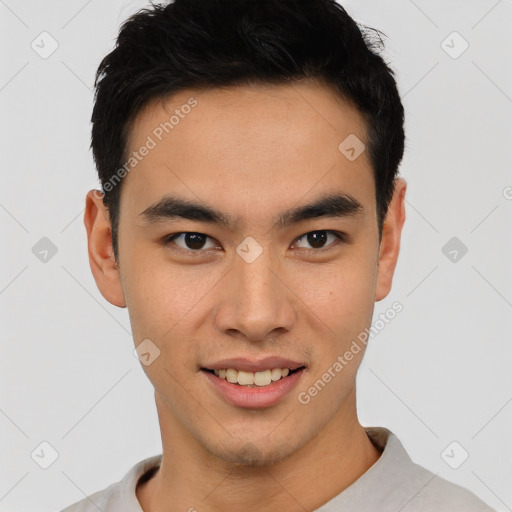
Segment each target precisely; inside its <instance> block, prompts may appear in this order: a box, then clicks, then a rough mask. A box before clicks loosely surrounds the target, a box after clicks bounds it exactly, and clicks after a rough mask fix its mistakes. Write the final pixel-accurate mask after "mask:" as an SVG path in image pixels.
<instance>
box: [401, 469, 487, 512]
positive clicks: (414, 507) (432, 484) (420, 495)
mask: <svg viewBox="0 0 512 512" xmlns="http://www.w3.org/2000/svg"><path fill="white" fill-rule="evenodd" d="M413 466H414V469H413V471H414V479H413V480H414V481H415V483H416V486H417V488H418V491H417V493H416V494H414V495H413V496H412V499H411V501H410V502H409V503H408V504H407V505H406V506H405V507H404V509H403V511H402V512H412V511H415V512H434V511H435V512H453V511H455V510H464V512H495V511H494V509H492V508H491V507H489V506H488V505H487V504H486V503H484V502H483V501H482V500H481V499H480V498H478V496H476V495H475V494H473V493H472V492H471V491H470V490H468V489H466V488H464V487H462V486H460V485H458V484H455V483H453V482H450V481H448V480H445V479H444V478H441V477H440V476H439V475H437V474H434V473H432V472H431V471H429V470H427V469H426V468H424V467H422V466H419V465H418V464H413ZM421 484H422V485H421ZM420 485H421V487H420Z"/></svg>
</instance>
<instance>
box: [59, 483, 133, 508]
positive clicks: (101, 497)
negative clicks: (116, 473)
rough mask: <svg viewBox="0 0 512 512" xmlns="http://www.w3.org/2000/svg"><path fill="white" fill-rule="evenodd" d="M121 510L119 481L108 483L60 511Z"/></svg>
mask: <svg viewBox="0 0 512 512" xmlns="http://www.w3.org/2000/svg"><path fill="white" fill-rule="evenodd" d="M98 510H101V511H102V512H121V511H122V510H123V508H122V502H121V482H116V483H113V484H111V485H109V486H108V487H107V488H105V489H103V490H101V491H98V492H95V493H94V494H91V495H90V496H87V497H86V498H84V499H82V500H80V501H77V502H76V503H73V504H72V505H69V506H68V507H66V508H65V509H63V510H61V511H60V512H98Z"/></svg>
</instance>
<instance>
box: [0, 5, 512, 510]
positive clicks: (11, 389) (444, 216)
mask: <svg viewBox="0 0 512 512" xmlns="http://www.w3.org/2000/svg"><path fill="white" fill-rule="evenodd" d="M342 3H343V5H345V6H346V7H347V10H348V12H349V14H351V15H352V16H353V17H354V18H355V19H356V21H358V22H361V23H364V24H368V25H370V26H372V27H375V28H378V29H380V30H382V31H383V32H384V33H385V34H386V35H387V39H386V45H387V52H386V60H387V61H388V62H390V63H391V65H392V67H393V68H394V69H395V70H396V72H397V75H398V82H399V87H400V91H401V94H402V96H403V102H404V106H405V109H406V131H407V149H406V154H405V157H404V161H403V164H402V166H401V175H402V176H403V177H404V178H405V179H406V180H407V181H408V184H409V185H408V197H407V221H406V226H405V228H404V234H403V241H402V251H401V255H400V259H399V262H398V267H397V271H396V277H395V281H394V288H393V291H392V293H391V294H390V296H389V297H388V298H387V299H386V300H385V301H382V302H380V303H377V304H376V309H375V317H377V315H378V314H379V312H383V311H385V310H386V309H387V308H389V307H390V305H391V304H392V303H393V302H394V301H399V302H401V303H402V304H403V307H404V310H403V311H402V312H401V313H400V314H399V315H398V316H397V317H396V319H395V320H393V322H391V323H390V324H389V325H387V326H386V328H385V329H384V330H382V331H381V332H380V333H379V334H378V336H376V337H374V338H373V339H372V340H371V343H370V345H369V348H368V351H367V353H366V356H365V360H364V362H363V365H362V366H361V369H360V371H359V377H358V386H359V400H358V407H359V414H360V420H361V422H362V424H363V425H382V426H386V427H388V428H390V429H391V430H392V431H394V432H395V433H396V434H397V436H398V437H399V439H400V440H401V441H402V443H403V444H404V446H405V448H406V450H407V451H408V453H409V454H410V455H411V457H412V458H413V460H414V461H415V462H417V463H419V464H421V465H423V466H425V467H427V468H428V469H430V470H431V471H433V472H434V473H437V474H439V476H441V477H444V478H447V479H449V480H451V481H453V482H456V483H459V484H461V485H463V486H465V487H467V488H469V489H471V490H472V491H473V492H474V493H476V494H477V495H478V496H480V497H481V498H482V499H484V500H485V501H486V502H488V503H489V504H490V505H491V506H493V507H494V508H496V509H497V510H500V511H504V510H511V507H512V489H511V486H510V482H512V470H511V466H512V441H511V438H510V435H509V433H510V429H511V427H512V372H511V371H510V366H511V362H512V343H511V339H510V338H511V337H510V333H511V331H512V272H511V270H510V269H511V264H512V233H511V229H510V228H511V220H512V200H511V199H510V198H511V197H512V188H510V187H512V172H511V157H510V149H511V146H512V138H511V136H512V126H511V124H512V66H511V62H512V44H511V43H512V35H511V34H512V32H511V31H510V26H511V25H512V0H500V1H496V0H481V1H474V0H473V1H467V0H465V1H441V0H435V1H432V0H430V1H427V0H415V1H414V2H413V1H412V0H392V1H386V2H382V1H378V0H371V1H370V0H357V1H356V0H347V1H345V2H342ZM146 5H147V4H146V3H145V2H143V1H125V0H108V1H103V2H101V1H99V0H89V1H84V0H72V1H69V0H68V1H64V0H60V1H48V0H47V1H45V2H41V1H39V2H37V1H24V0H0V41H1V45H0V56H1V60H0V62H1V67H0V130H1V131H0V155H1V187H0V236H1V241H2V249H3V250H2V252H1V254H2V256H1V257H2V260H1V265H0V311H1V328H0V336H1V357H0V376H1V383H0V450H1V460H2V464H1V466H0V510H1V511H11V512H12V511H18V512H19V511H29V510H30V511H31V512H37V511H49V510H60V509H61V508H63V507H64V506H66V505H68V504H70V503H73V502H75V501H78V500H80V499H82V498H83V497H84V496H85V495H87V494H91V493H93V492H95V491H98V490H100V489H103V488H105V487H106V486H107V485H109V484H110V483H112V482H115V481H118V480H120V479H121V478H122V477H123V476H124V474H125V473H126V471H127V470H128V469H129V468H130V467H131V466H132V465H133V464H135V463H136V462H138V461H140V460H142V459H143V458H146V457H149V456H151V455H155V454H157V453H160V450H161V443H160V434H159V428H158V422H157V416H156V409H155V406H154V397H153V392H152V387H151V385H150V383H149V381H148V380H147V378H146V377H145V374H144V373H143V371H142V368H141V365H140V363H139V361H138V360H137V359H136V358H135V357H134V356H133V353H132V350H133V340H132V338H131V335H130V326H129V321H128V313H127V311H126V310H121V309H117V308H115V307H114V306H111V305H110V304H109V303H107V302H106V301H105V300H104V299H103V297H102V296H101V295H100V293H99V292H98V290H97V288H96V285H95V282H94V280H93V277H92V274H91V272H90V269H89V263H88V259H87V250H86V236H85V229H84V227H83V223H82V215H83V207H84V198H85V193H86V192H87V190H89V189H90V188H94V187H98V185H99V183H98V181H97V179H96V175H95V169H94V166H93V161H92V156H91V153H90V151H89V141H90V124H89V120H90V115H91V110H92V85H93V79H94V73H95V70H96V68H97V66H98V64H99V62H100V60H101V58H102V57H103V56H104V55H105V54H106V53H108V52H109V51H110V50H111V49H112V47H113V42H114V38H115V36H116V34H117V30H118V27H119V25H120V23H121V22H122V21H123V20H124V19H125V18H126V17H127V16H129V15H130V14H132V13H133V12H135V11H136V10H138V9H139V8H141V7H144V6H146ZM43 31H47V32H48V33H49V34H51V36H52V37H53V38H54V39H55V40H56V41H57V42H58V45H59V47H58V49H57V50H56V51H55V52H54V53H53V54H52V55H51V56H50V57H48V58H47V59H42V58H41V57H40V56H39V55H38V54H37V53H36V52H35V51H34V50H33V49H32V48H31V43H32V41H33V40H36V42H37V41H38V40H39V39H37V38H38V36H39V34H40V33H41V32H43ZM453 31H457V32H458V33H459V34H460V36H462V37H463V38H464V40H466V41H467V43H469V48H468V49H467V50H466V51H465V52H464V53H463V54H462V55H460V56H459V57H458V58H456V59H454V58H452V57H451V56H449V55H448V54H447V53H446V51H445V50H444V49H443V47H442V42H443V41H444V40H446V38H447V36H449V35H450V34H451V33H452V32H453ZM453 37H454V36H450V38H449V39H448V40H447V42H446V43H445V45H449V46H452V47H453V48H452V49H451V51H452V53H453V52H456V51H457V50H458V49H460V48H462V46H461V44H463V41H462V40H461V39H460V38H458V36H455V39H453ZM46 48H48V46H46ZM507 187H509V188H507ZM507 197H508V198H509V199H507ZM42 237H48V238H49V239H50V240H51V241H52V242H53V243H54V244H55V246H56V247H57V250H58V252H57V253H56V254H55V256H53V257H52V258H51V259H49V261H47V262H46V263H43V262H41V261H40V260H39V259H38V258H36V256H35V255H34V254H33V252H32V247H33V246H34V245H35V244H36V243H37V242H38V241H39V240H40V239H41V238H42ZM452 237H457V238H458V239H459V240H460V241H461V242H462V243H464V245H465V246H466V247H467V248H468V252H467V254H465V255H464V256H463V257H462V258H460V259H459V260H458V261H457V262H453V261H450V259H448V258H447V257H446V256H445V254H444V253H443V252H442V247H443V246H444V245H445V244H446V243H447V242H448V240H450V239H451V238H452ZM43 441H46V442H48V443H50V445H52V446H53V447H54V449H55V450H56V451H57V452H58V458H57V460H56V461H55V462H54V463H53V464H52V465H51V466H50V467H49V468H48V469H42V468H40V467H39V466H38V465H37V464H36V463H35V462H34V460H33V459H32V458H31V453H32V452H33V451H34V450H35V449H36V448H38V447H39V445H40V443H41V442H43ZM453 441H457V443H459V444H460V446H462V447H463V448H464V449H465V450H467V452H469V458H468V459H467V461H465V462H464V463H463V464H462V465H461V466H460V467H459V468H458V469H456V470H455V469H452V468H451V467H449V466H448V464H447V463H446V462H445V460H443V458H442V457H441V453H442V452H443V450H444V449H445V448H446V447H447V446H448V445H449V444H450V443H452V442H453ZM457 450H459V448H457ZM457 450H456V451H455V452H453V454H454V457H455V458H456V457H459V455H458V453H459V452H457ZM46 453H49V452H48V451H47V452H46Z"/></svg>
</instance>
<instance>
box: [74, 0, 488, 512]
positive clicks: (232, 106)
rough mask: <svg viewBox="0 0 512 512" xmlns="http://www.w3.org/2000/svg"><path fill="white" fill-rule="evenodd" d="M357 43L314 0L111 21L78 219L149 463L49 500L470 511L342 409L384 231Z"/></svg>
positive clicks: (117, 508) (379, 103)
mask: <svg viewBox="0 0 512 512" xmlns="http://www.w3.org/2000/svg"><path fill="white" fill-rule="evenodd" d="M376 47H377V45H376V44H375V39H373V42H372V39H371V37H370V32H365V33H362V32H361V30H360V29H359V28H358V26H357V25H356V23H355V22H354V21H353V20H352V19H351V18H350V17H349V16H348V15H347V13H346V12H345V11H344V9H343V8H342V7H340V6H339V5H338V4H336V3H335V2H334V0H307V1H305V0H258V1H255V0H176V1H175V2H174V3H172V4H170V5H168V6H152V7H151V8H149V9H146V10H142V11H140V12H139V13H138V14H136V15H134V16H133V17H132V18H130V19H129V20H128V21H127V22H126V23H125V24H124V25H123V27H122V29H121V32H120V35H119V38H118V41H117V46H116V48H115V49H114V51H113V52H112V53H110V54H109V55H108V56H107V57H106V58H105V59H104V60H103V62H102V63H101V65H100V68H99V70H98V74H97V81H96V88H97V89H96V98H95V106H94V111H93V115H92V122H93V132H92V149H93V153H94V158H95V162H96V165H97V168H98V173H99V177H100V180H101V183H102V188H103V191H102V192H101V193H98V191H96V190H91V191H90V192H89V193H88V194H87V198H86V211H85V216H84V221H85V226H86V228H87V235H88V247H89V258H90V264H91V269H92V272H93V274H94V278H95V280H96V283H97V285H98V287H99V289H100V291H101V293H102V295H103V296H104V297H105V299H106V300H108V301H109V302H110V303H112V304H114V305H116V306H119V307H127V308H128V312H129V315H130V321H131V326H132V331H133V337H134V343H135V346H136V347H137V352H138V354H139V357H140V360H141V362H142V363H143V368H144V371H145V373H146V374H147V376H148V378H149V380H150V381H151V383H152V384H153V386H154V388H155V401H156V406H157V411H158V416H159V422H160V429H161V435H162V447H163V454H162V455H160V456H154V457H151V458H149V459H146V460H144V461H141V462H140V463H138V464H137V465H136V466H134V467H133V468H131V469H130V471H129V472H128V473H127V474H126V476H125V477H124V479H123V480H122V482H118V483H115V484H112V485H111V486H110V487H108V488H107V489H105V490H103V491H100V492H98V493H96V494H94V495H92V496H90V497H89V498H86V499H84V500H82V501H81V502H79V503H77V504H75V505H72V506H71V507H68V508H67V509H65V510H66V512H72V511H73V512H79V511H92V510H97V509H99V510H101V511H102V512H121V511H123V512H135V511H138V512H140V511H141V510H142V511H144V512H157V511H158V512H174V511H187V510H188V511H190V512H191V511H198V512H203V511H204V512H213V511H226V510H230V511H231V510H235V511H244V512H250V511H255V510H265V511H282V510H286V511H304V510H307V511H312V510H319V511H324V512H327V511H344V512H363V511H372V512H376V511H393V512H398V511H403V512H412V511H423V512H425V511H436V512H442V511H450V512H454V511H464V512H471V511H475V512H476V511H489V510H491V509H490V508H489V507H487V506H486V505H485V504H484V503H483V502H482V501H481V500H479V499H478V498H477V497H476V496H474V495H473V494H472V493H470V492H469V491H467V490H465V489H463V488H462V487H459V486H457V485H455V484H452V483H450V482H448V481H446V480H443V479H442V478H439V477H437V476H435V475H434V474H432V473H430V472H429V471H427V470H426V469H424V468H422V467H420V466H418V465H416V464H414V463H413V462H412V461H411V459H410V458H409V457H408V455H407V453H406V452H405V451H404V449H403V447H402V445H401V444H400V442H399V440H398V439H397V438H396V436H394V435H393V433H392V432H390V431H389V430H388V429H386V428H384V427H372V428H370V427H363V426H362V425H361V424H360V423H359V420H358V417H357V411H356V385H355V382H356V374H357V370H358V368H359V365H360V363H361V360H362V357H363V354H364V348H365V346H366V345H365V343H363V342H361V340H364V338H363V337H361V333H364V332H365V331H366V330H367V329H368V327H369V326H370V324H371V320H372V314H373V309H374V304H375V302H376V301H380V300H382V299H384V298H385V297H386V296H387V295H388V294H389V292H390V289H391V284H392V277H393V273H394V270H395V266H396V263H397V259H398V254H399V249H400V236H401V231H402V226H403V224H404V221H405V208H404V197H405V191H406V182H405V181H404V180H403V179H402V178H399V177H398V176H397V172H398V166H399V163H400V161H401V158H402V154H403V150H404V131H403V121H404V119H403V107H402V104H401V101H400V98H399V95H398V91H397V88H396V83H395V80H394V78H393V74H392V72H391V71H390V69H389V68H388V67H387V65H386V64H385V62H384V61H383V59H382V58H381V57H380V56H379V55H378V54H377V52H376Z"/></svg>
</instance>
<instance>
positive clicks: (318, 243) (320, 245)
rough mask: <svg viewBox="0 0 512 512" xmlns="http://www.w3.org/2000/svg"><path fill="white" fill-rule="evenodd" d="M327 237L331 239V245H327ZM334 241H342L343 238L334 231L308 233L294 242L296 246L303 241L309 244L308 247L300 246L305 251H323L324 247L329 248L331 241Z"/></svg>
mask: <svg viewBox="0 0 512 512" xmlns="http://www.w3.org/2000/svg"><path fill="white" fill-rule="evenodd" d="M329 236H330V237H331V243H327V242H328V241H329ZM336 240H340V241H342V240H343V236H342V234H341V233H337V232H336V231H330V230H323V231H310V232H309V233H306V234H305V235H302V236H301V237H300V238H299V239H298V240H297V242H296V245H298V246H300V245H299V244H300V243H301V241H304V243H307V244H309V246H310V247H307V246H302V247H301V248H304V249H307V250H313V251H314V250H315V249H324V248H326V247H330V246H331V245H333V243H332V242H333V241H334V242H335V241H336Z"/></svg>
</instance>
